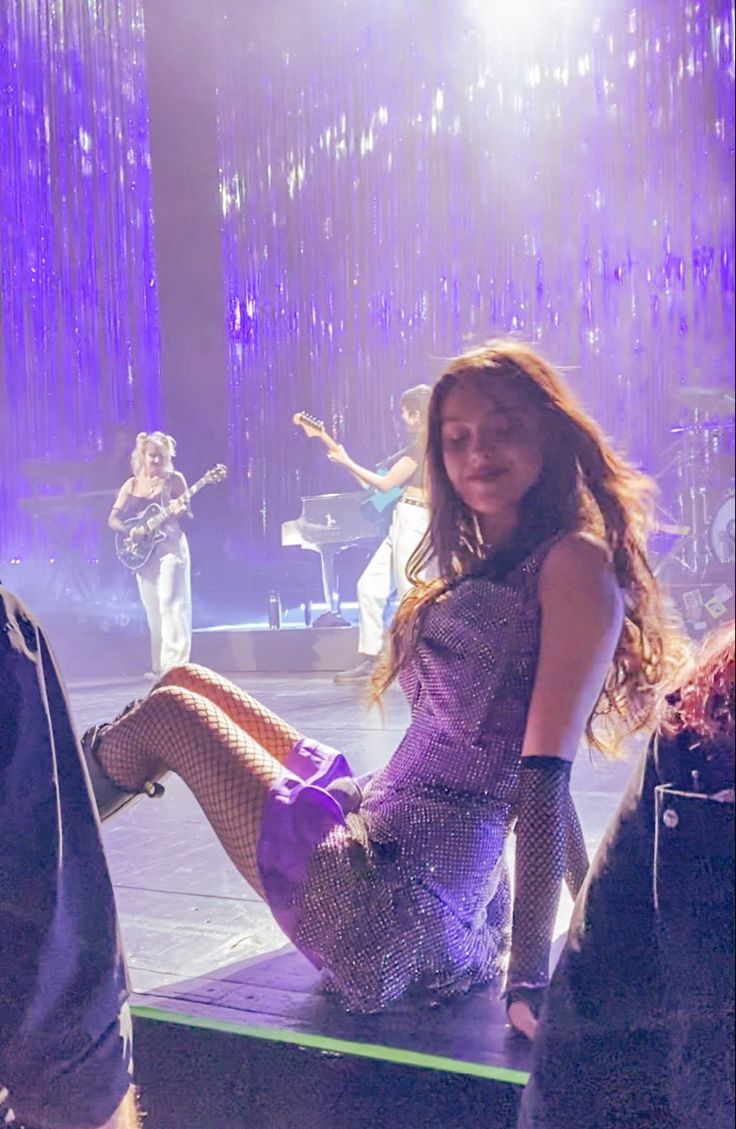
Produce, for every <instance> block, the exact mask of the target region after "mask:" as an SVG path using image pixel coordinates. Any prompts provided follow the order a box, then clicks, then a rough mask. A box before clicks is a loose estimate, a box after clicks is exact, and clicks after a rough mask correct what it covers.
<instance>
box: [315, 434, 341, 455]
mask: <svg viewBox="0 0 736 1129" xmlns="http://www.w3.org/2000/svg"><path fill="white" fill-rule="evenodd" d="M317 438H318V439H321V440H322V442H323V443H324V445H325V447H326V448H327V450H328V451H337V450H339V447H340V444H339V443H336V442H335V440H334V439H333V438H332V436H331V435H328V434H327V432H326V431H320V432H319V434H318V435H317Z"/></svg>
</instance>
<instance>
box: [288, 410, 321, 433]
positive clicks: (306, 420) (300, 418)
mask: <svg viewBox="0 0 736 1129" xmlns="http://www.w3.org/2000/svg"><path fill="white" fill-rule="evenodd" d="M292 418H293V422H294V423H295V424H296V425H297V427H301V428H303V429H304V431H305V433H306V434H307V435H308V436H309V438H310V439H324V437H325V436H326V435H327V429H326V427H325V425H324V423H323V421H322V420H321V419H316V418H315V417H314V416H310V414H309V412H297V413H296V415H295V416H293V417H292Z"/></svg>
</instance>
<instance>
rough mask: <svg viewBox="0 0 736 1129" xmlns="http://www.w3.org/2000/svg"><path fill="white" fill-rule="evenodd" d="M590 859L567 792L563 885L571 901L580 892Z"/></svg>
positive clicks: (576, 814)
mask: <svg viewBox="0 0 736 1129" xmlns="http://www.w3.org/2000/svg"><path fill="white" fill-rule="evenodd" d="M589 866H590V860H589V858H588V848H587V847H586V846H585V836H584V835H583V829H582V827H581V826H580V820H579V818H578V813H577V809H576V807H575V803H574V801H573V798H572V796H571V795H570V793H569V792H568V794H567V852H566V861H565V885H566V886H567V889H568V892H569V894H570V897H571V898H572V900H573V901H575V899H576V898H577V896H578V894H579V893H580V888H581V886H582V885H583V882H584V881H585V876H586V874H587V873H588V867H589Z"/></svg>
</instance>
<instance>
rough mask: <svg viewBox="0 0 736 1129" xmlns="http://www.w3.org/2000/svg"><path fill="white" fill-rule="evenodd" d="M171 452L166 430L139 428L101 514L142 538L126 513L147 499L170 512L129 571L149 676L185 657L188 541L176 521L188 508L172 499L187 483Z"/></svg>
mask: <svg viewBox="0 0 736 1129" xmlns="http://www.w3.org/2000/svg"><path fill="white" fill-rule="evenodd" d="M175 455H176V441H175V440H174V439H173V438H172V436H171V435H165V434H164V433H163V432H162V431H152V432H150V433H149V432H146V431H141V432H139V434H138V435H137V436H136V440H135V448H134V450H133V453H132V455H131V460H130V462H131V468H132V471H133V477H132V478H129V479H128V480H127V481H126V482H124V483H123V485H122V486H121V488H120V490H119V491H118V496H117V498H116V499H115V505H114V506H113V508H112V510H111V511H110V516H109V518H108V519H107V524H108V526H109V527H110V529H112V530H114V531H115V532H116V533H127V535H128V536H129V537H132V538H133V539H135V538H136V537H140V538H143V537H144V536H145V535H146V529H145V528H144V527H143V526H142V525H141V526H133V528H132V530H131V529H130V525H129V522H130V519H131V518H134V517H137V516H138V515H139V514H141V513H142V512H143V511H144V510H145V509H146V508H147V507H148V506H149V505H150V504H151V503H152V502H156V503H157V504H158V505H160V506H161V507H162V508H164V509H167V510H168V512H169V514H170V517H169V519H168V520H167V522H166V524H165V525H164V526H162V529H161V532H162V533H163V534H164V537H163V538H162V539H161V540H160V541H158V542H157V544H156V546H155V548H154V550H153V552H152V553H151V555H150V557H149V559H148V560H147V561H146V563H145V565H144V566H143V567H142V568H139V569H138V571H137V572H136V574H135V577H136V582H137V584H138V593H139V595H140V598H141V603H142V604H143V607H144V609H145V612H146V620H147V621H148V631H149V634H150V640H151V670H150V671H148V672H147V674H146V677H147V678H151V679H155V678H158V677H159V676H160V675H161V674H163V673H164V672H165V671H166V670H168V669H169V668H170V667H172V666H177V665H178V664H179V663H185V662H188V660H189V653H190V650H191V646H192V593H191V575H190V562H189V544H188V542H187V538H186V535H185V533H184V530H183V529H182V528H181V526H180V524H179V518H180V517H182V516H183V515H185V514H186V515H189V516H191V511H190V509H189V505H188V502H187V501H185V500H184V499H182V501H181V502H177V499H179V498H181V496H182V495H183V494H185V493H186V491H187V483H186V480H185V478H184V475H183V474H180V473H179V471H177V470H174V456H175ZM126 523H127V524H126Z"/></svg>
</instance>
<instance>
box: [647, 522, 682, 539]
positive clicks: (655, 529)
mask: <svg viewBox="0 0 736 1129" xmlns="http://www.w3.org/2000/svg"><path fill="white" fill-rule="evenodd" d="M689 532H690V526H689V525H677V524H675V523H674V522H671V521H656V522H655V523H654V525H653V526H652V533H669V534H671V536H673V537H687V535H688V533H689Z"/></svg>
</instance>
